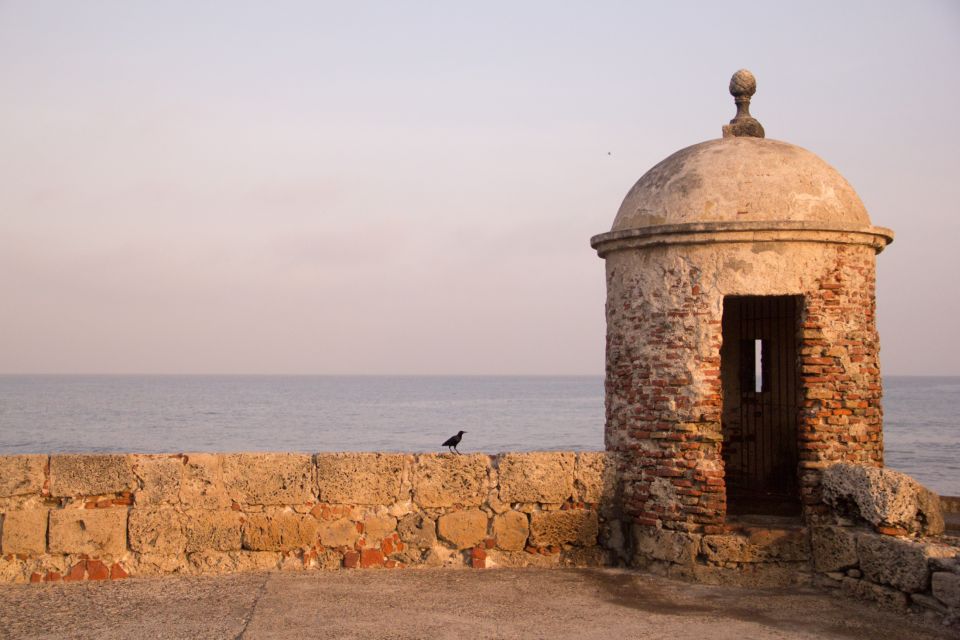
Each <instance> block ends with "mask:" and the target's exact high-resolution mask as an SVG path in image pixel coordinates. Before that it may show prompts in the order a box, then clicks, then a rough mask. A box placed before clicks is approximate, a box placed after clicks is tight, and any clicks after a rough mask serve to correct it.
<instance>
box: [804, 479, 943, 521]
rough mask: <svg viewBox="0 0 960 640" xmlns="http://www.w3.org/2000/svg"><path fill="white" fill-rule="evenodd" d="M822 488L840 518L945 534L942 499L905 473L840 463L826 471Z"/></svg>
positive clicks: (827, 500)
mask: <svg viewBox="0 0 960 640" xmlns="http://www.w3.org/2000/svg"><path fill="white" fill-rule="evenodd" d="M822 486H823V500H824V502H825V503H827V504H828V505H830V506H831V507H832V508H833V509H834V511H835V512H836V513H837V514H838V515H840V516H847V517H854V518H860V519H862V520H865V521H866V522H869V523H870V524H872V525H873V526H875V527H881V526H882V527H892V528H901V529H903V530H905V531H907V532H909V533H921V534H924V535H939V534H941V533H943V530H944V520H943V514H942V513H941V509H940V496H938V495H937V494H935V493H933V492H932V491H930V490H929V489H927V488H926V487H924V486H923V485H922V484H920V483H919V482H917V481H916V480H914V479H913V478H911V477H910V476H908V475H906V474H904V473H900V472H898V471H893V470H892V469H882V468H878V467H870V466H866V465H859V464H848V463H838V464H833V465H830V466H829V467H827V468H826V469H824V470H823V477H822Z"/></svg>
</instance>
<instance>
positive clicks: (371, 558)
mask: <svg viewBox="0 0 960 640" xmlns="http://www.w3.org/2000/svg"><path fill="white" fill-rule="evenodd" d="M383 561H384V558H383V554H382V553H380V550H379V549H364V550H363V551H361V552H360V567H361V568H363V569H369V568H371V567H379V566H382V565H383Z"/></svg>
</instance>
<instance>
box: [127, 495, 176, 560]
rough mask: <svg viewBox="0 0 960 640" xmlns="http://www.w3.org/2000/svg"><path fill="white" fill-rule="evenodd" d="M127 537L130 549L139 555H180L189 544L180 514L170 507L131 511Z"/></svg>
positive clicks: (143, 508) (138, 508) (139, 508)
mask: <svg viewBox="0 0 960 640" xmlns="http://www.w3.org/2000/svg"><path fill="white" fill-rule="evenodd" d="M127 535H128V536H129V540H130V548H131V549H133V550H134V551H137V552H139V553H147V554H157V555H179V554H181V553H183V551H184V549H185V548H186V544H187V538H186V536H185V535H184V533H183V523H182V521H181V518H180V513H179V512H178V511H175V510H174V509H171V508H169V507H140V506H138V507H137V508H135V509H131V510H130V515H129V520H128V524H127Z"/></svg>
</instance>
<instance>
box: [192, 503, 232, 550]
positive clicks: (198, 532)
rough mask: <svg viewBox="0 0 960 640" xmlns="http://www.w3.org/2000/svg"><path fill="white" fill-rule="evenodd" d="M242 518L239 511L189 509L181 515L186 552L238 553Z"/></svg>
mask: <svg viewBox="0 0 960 640" xmlns="http://www.w3.org/2000/svg"><path fill="white" fill-rule="evenodd" d="M242 522H243V516H242V515H241V514H240V512H239V511H226V510H224V511H206V510H200V509H191V510H188V511H185V512H184V514H183V532H184V534H185V535H186V538H187V544H186V551H187V553H194V552H197V551H239V550H240V548H241V533H240V531H241V526H242Z"/></svg>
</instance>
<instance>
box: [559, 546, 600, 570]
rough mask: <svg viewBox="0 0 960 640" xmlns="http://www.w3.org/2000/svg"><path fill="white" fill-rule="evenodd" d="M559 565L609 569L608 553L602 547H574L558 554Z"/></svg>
mask: <svg viewBox="0 0 960 640" xmlns="http://www.w3.org/2000/svg"><path fill="white" fill-rule="evenodd" d="M560 565H561V566H564V567H609V566H610V565H611V562H610V551H609V550H608V549H604V548H603V547H575V548H573V549H564V550H563V552H561V553H560Z"/></svg>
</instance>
